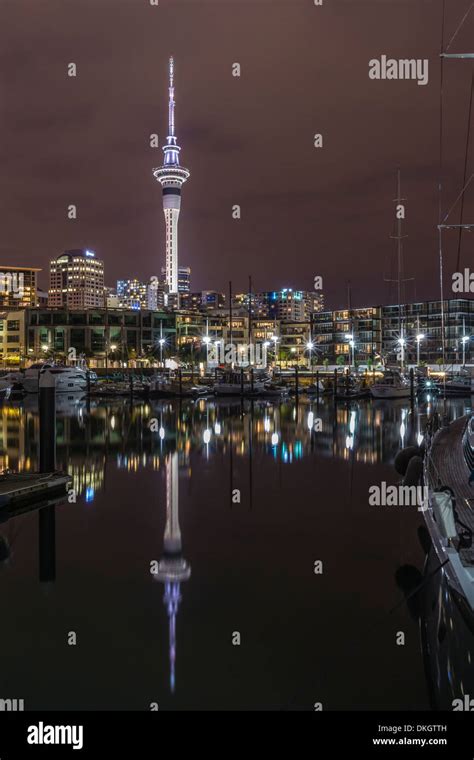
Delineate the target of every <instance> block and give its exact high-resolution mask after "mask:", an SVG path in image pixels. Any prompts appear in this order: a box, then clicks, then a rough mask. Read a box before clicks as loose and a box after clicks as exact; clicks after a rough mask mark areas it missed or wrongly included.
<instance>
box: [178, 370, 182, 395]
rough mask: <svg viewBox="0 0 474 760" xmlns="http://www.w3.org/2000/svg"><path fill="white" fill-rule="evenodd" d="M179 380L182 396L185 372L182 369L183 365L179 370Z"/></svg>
mask: <svg viewBox="0 0 474 760" xmlns="http://www.w3.org/2000/svg"><path fill="white" fill-rule="evenodd" d="M178 381H179V395H180V397H181V396H182V395H183V373H182V371H181V367H180V368H179V370H178Z"/></svg>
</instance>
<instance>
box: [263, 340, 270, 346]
mask: <svg viewBox="0 0 474 760" xmlns="http://www.w3.org/2000/svg"><path fill="white" fill-rule="evenodd" d="M269 346H270V341H269V340H266V341H265V343H264V344H263V347H264V348H269Z"/></svg>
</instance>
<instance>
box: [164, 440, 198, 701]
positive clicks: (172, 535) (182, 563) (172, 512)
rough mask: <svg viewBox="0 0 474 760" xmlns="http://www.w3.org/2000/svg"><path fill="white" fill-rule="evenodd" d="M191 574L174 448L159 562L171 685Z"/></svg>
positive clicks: (169, 464)
mask: <svg viewBox="0 0 474 760" xmlns="http://www.w3.org/2000/svg"><path fill="white" fill-rule="evenodd" d="M190 575H191V567H190V565H189V564H188V563H187V562H186V560H185V559H184V557H183V555H182V542H181V530H180V527H179V460H178V452H177V451H174V452H173V453H171V454H168V455H167V457H166V526H165V534H164V538H163V555H162V557H161V559H160V561H159V563H158V572H157V573H156V575H155V578H156V579H157V580H158V581H160V582H161V583H164V586H165V593H164V597H163V601H164V604H165V606H166V611H167V613H168V620H169V659H170V689H171V691H172V692H174V690H175V686H176V675H175V666H176V618H177V615H178V608H179V603H180V601H181V593H180V588H181V583H183V582H184V581H187V580H188V578H189V577H190Z"/></svg>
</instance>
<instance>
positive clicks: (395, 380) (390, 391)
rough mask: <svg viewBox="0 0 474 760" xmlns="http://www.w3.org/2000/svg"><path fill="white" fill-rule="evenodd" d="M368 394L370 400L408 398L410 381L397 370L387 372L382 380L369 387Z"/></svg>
mask: <svg viewBox="0 0 474 760" xmlns="http://www.w3.org/2000/svg"><path fill="white" fill-rule="evenodd" d="M370 393H371V395H372V398H409V397H410V393H411V389H410V381H409V380H408V379H407V378H406V377H405V376H404V375H402V374H401V373H400V372H399V371H398V370H387V371H386V372H385V374H384V376H383V378H382V379H381V380H378V381H377V382H375V383H374V384H373V385H372V386H371V388H370Z"/></svg>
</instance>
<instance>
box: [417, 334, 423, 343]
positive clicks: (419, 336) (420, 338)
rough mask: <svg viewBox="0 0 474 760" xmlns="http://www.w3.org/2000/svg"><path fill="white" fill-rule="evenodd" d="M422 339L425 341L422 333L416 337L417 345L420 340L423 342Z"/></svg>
mask: <svg viewBox="0 0 474 760" xmlns="http://www.w3.org/2000/svg"><path fill="white" fill-rule="evenodd" d="M424 339H425V336H424V335H423V334H422V333H420V334H419V335H417V336H416V341H417V343H419V342H420V340H424Z"/></svg>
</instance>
